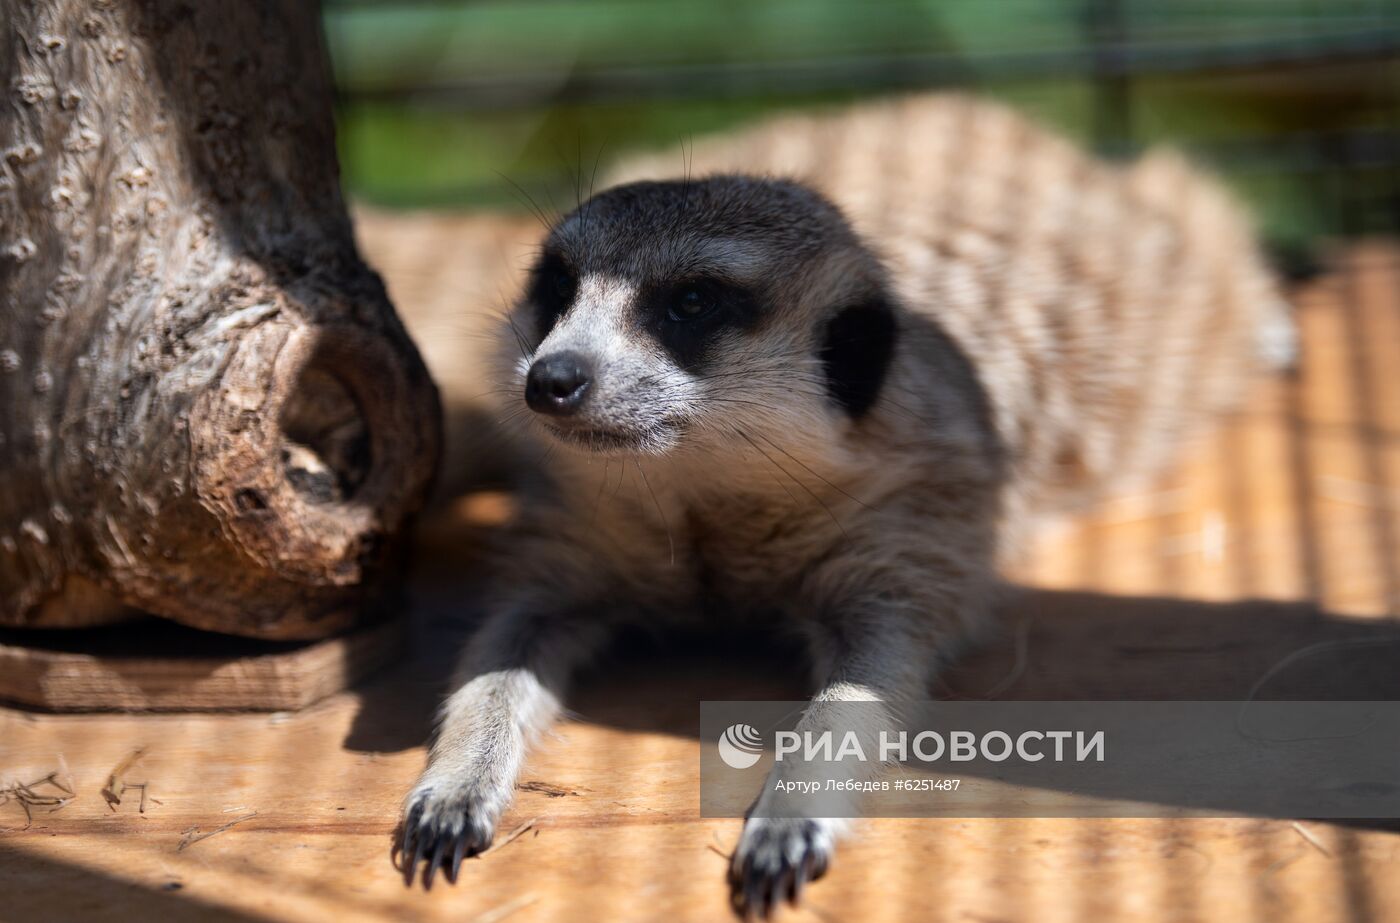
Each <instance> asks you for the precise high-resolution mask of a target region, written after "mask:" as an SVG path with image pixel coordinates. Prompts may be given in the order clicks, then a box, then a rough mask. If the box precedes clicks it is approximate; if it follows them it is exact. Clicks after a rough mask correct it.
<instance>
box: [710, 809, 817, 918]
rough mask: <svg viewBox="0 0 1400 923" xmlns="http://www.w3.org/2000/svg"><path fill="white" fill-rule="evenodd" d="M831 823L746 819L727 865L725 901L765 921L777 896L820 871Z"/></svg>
mask: <svg viewBox="0 0 1400 923" xmlns="http://www.w3.org/2000/svg"><path fill="white" fill-rule="evenodd" d="M836 834H837V822H835V821H830V820H826V819H824V818H805V817H793V818H774V817H750V818H749V819H748V820H746V821H745V822H744V832H743V835H742V836H740V837H739V845H738V847H737V848H736V849H735V850H734V858H733V859H732V860H731V861H730V863H729V889H730V902H731V903H732V904H733V906H734V910H735V912H737V913H738V914H740V915H741V916H743V917H744V918H745V919H750V918H752V917H759V918H760V919H767V918H768V916H769V915H770V914H771V913H772V912H773V911H774V910H775V909H776V908H777V906H778V904H779V903H780V902H781V901H783V900H785V899H786V900H788V901H790V902H791V903H792V904H794V905H796V904H797V902H798V901H799V900H801V898H802V888H803V886H804V885H806V884H807V882H809V881H816V880H817V879H818V878H820V877H822V875H824V874H826V870H827V867H828V866H829V865H830V864H831V857H832V854H833V852H834V851H835V848H836Z"/></svg>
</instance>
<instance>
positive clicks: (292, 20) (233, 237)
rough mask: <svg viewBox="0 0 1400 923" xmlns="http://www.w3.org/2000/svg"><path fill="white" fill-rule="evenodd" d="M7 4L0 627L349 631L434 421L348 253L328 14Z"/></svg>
mask: <svg viewBox="0 0 1400 923" xmlns="http://www.w3.org/2000/svg"><path fill="white" fill-rule="evenodd" d="M0 14H3V21H0V35H3V41H4V44H3V46H2V47H0V93H3V94H4V95H5V98H4V99H3V100H2V101H0V624H8V625H69V624H77V623H81V622H87V621H94V620H98V619H102V618H106V617H109V616H111V615H112V614H113V612H114V610H115V609H117V608H120V607H121V606H130V607H137V608H140V609H144V610H147V611H150V612H154V613H158V614H160V615H163V616H167V617H169V618H172V619H175V620H177V621H181V622H185V623H187V624H190V625H195V626H198V627H202V628H209V629H214V630H217V631H223V632H231V633H236V634H244V635H255V636H262V637H277V638H306V637H319V636H323V635H326V634H329V633H330V632H332V631H335V630H337V629H340V628H343V627H345V626H346V625H348V624H350V623H351V622H353V621H354V620H356V619H357V618H358V617H359V616H360V615H361V614H362V613H364V612H366V611H367V606H368V605H371V604H373V602H374V601H375V600H376V599H377V598H379V597H380V596H381V595H382V590H383V589H384V587H385V586H386V584H387V581H388V580H389V578H390V577H391V575H392V570H393V567H392V566H391V565H392V563H393V561H392V559H393V558H394V557H395V555H394V554H393V550H392V549H393V547H394V542H393V541H392V538H393V536H394V535H395V533H397V532H399V531H401V529H402V528H403V526H404V525H405V521H406V519H407V517H408V516H409V515H410V514H411V513H412V512H413V511H414V509H415V508H416V507H417V506H418V505H419V504H420V503H421V502H422V499H423V496H424V493H425V490H426V487H427V484H428V481H429V480H430V477H431V474H432V469H433V467H434V465H435V463H436V459H437V453H438V448H439V442H440V427H441V421H440V416H441V415H440V410H439V406H438V399H437V393H436V391H435V389H434V387H433V385H432V382H431V381H430V379H429V378H428V375H427V371H426V370H425V368H424V366H423V364H422V362H421V360H420V358H419V356H418V353H417V352H416V350H415V349H414V347H413V344H412V343H411V342H410V341H409V339H408V336H407V334H406V333H405V331H404V328H403V326H402V325H401V324H400V322H399V320H398V318H397V317H396V316H395V314H394V310H393V307H392V306H391V305H390V303H389V301H388V299H387V297H386V295H385V291H384V287H383V284H382V283H381V282H380V280H379V278H378V276H376V275H375V274H374V273H373V272H372V271H371V270H370V269H369V268H368V267H366V266H365V265H364V263H363V262H361V260H360V258H359V255H358V253H357V252H356V249H355V243H354V238H353V233H352V229H351V226H350V222H349V218H348V216H347V214H346V210H345V205H344V202H343V201H342V199H341V195H340V188H339V176H338V167H337V164H336V158H335V147H334V126H333V125H332V120H331V109H330V103H331V90H330V85H329V80H328V74H327V67H326V58H325V53H324V49H323V47H322V43H321V34H320V22H319V15H318V10H317V9H316V5H315V4H314V3H309V2H304V0H282V2H277V0H229V2H204V0H189V2H184V3H181V2H175V0H168V2H167V0H153V2H141V0H47V2H44V0H39V2H33V0H0Z"/></svg>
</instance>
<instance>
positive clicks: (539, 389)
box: [525, 352, 593, 417]
mask: <svg viewBox="0 0 1400 923" xmlns="http://www.w3.org/2000/svg"><path fill="white" fill-rule="evenodd" d="M592 384H593V369H592V366H591V365H590V364H589V362H588V360H587V359H585V358H584V357H583V356H581V355H579V354H578V353H574V352H564V353H555V354H554V355H552V356H545V357H544V358H543V359H540V360H538V361H536V362H535V364H534V365H532V366H530V373H529V374H528V375H527V376H526V377H525V403H526V404H528V405H530V409H531V410H533V411H535V412H536V413H547V414H549V415H550V416H554V417H567V416H569V415H570V414H572V413H574V412H576V411H577V410H578V409H579V407H581V406H583V400H584V398H585V397H586V396H587V395H588V389H589V387H590V386H591V385H592Z"/></svg>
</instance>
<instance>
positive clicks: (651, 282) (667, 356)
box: [510, 176, 896, 455]
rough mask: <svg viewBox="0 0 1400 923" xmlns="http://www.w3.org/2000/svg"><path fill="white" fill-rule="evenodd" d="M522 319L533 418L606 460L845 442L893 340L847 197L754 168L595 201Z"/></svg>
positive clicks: (556, 252) (541, 273) (531, 291)
mask: <svg viewBox="0 0 1400 923" xmlns="http://www.w3.org/2000/svg"><path fill="white" fill-rule="evenodd" d="M512 328H513V330H512V331H511V336H512V340H511V344H510V345H511V347H512V348H514V347H516V346H519V347H520V352H521V355H520V357H519V359H518V360H517V361H515V362H514V363H513V374H514V375H515V376H517V379H516V386H518V387H519V388H520V389H521V392H522V393H523V397H524V400H525V403H526V404H527V405H528V407H529V409H530V410H531V411H532V412H533V413H532V414H531V415H532V416H533V417H534V418H535V419H536V420H537V421H538V422H539V423H540V424H541V425H543V427H544V428H545V429H547V430H548V431H549V432H550V433H551V434H552V435H553V436H555V437H556V438H558V439H560V440H561V441H563V442H565V443H566V444H568V445H571V446H574V447H576V448H581V449H584V450H586V451H593V452H599V453H604V454H609V455H662V454H666V453H669V452H673V451H675V450H677V449H678V448H680V447H683V446H687V445H695V446H702V447H706V448H708V449H709V450H711V451H713V450H714V449H715V448H716V447H723V446H726V445H729V446H736V447H740V448H742V447H743V446H745V444H748V445H753V440H755V439H766V440H770V441H771V440H774V439H783V440H785V441H787V442H789V443H791V441H792V440H793V439H795V438H796V439H801V438H806V439H810V440H812V441H813V442H814V443H821V442H826V441H830V440H831V439H832V438H833V436H834V435H835V433H834V431H835V430H836V429H838V428H840V427H843V426H849V425H850V424H851V422H852V421H854V420H859V419H860V418H862V417H863V416H864V415H865V414H866V413H867V411H869V410H870V408H871V406H872V405H873V404H874V402H875V400H876V399H877V397H878V395H879V391H880V388H881V384H882V382H883V379H884V376H885V370H886V367H887V366H888V364H889V362H890V359H891V355H892V353H893V349H894V342H895V337H896V319H895V312H894V310H893V308H892V306H891V304H890V302H889V300H888V298H887V296H886V293H885V285H884V280H883V274H882V272H881V270H880V266H879V264H878V262H877V261H876V260H875V258H874V257H873V256H872V255H871V254H870V253H869V252H868V251H867V250H866V249H865V248H864V247H863V246H862V244H861V242H860V241H859V239H858V238H857V236H856V235H855V233H854V232H853V231H852V230H851V228H850V227H849V225H848V224H847V222H846V220H845V219H844V217H843V216H842V215H841V213H840V212H839V211H838V210H837V209H836V207H835V206H833V205H832V204H831V203H830V202H828V201H827V200H826V199H824V198H823V197H821V196H820V195H818V194H817V193H816V192H813V191H812V190H810V189H808V188H806V187H804V186H801V185H799V184H797V183H794V182H787V181H780V180H769V179H756V178H750V177H742V176H720V177H714V178H710V179H705V180H698V181H684V182H682V181H676V182H661V183H635V184H631V185H625V186H619V187H616V188H614V189H610V190H608V191H605V192H603V193H600V194H599V195H597V196H596V197H594V198H593V199H591V200H590V201H588V202H586V203H585V204H583V205H582V206H580V207H579V208H578V209H577V210H575V211H574V212H573V213H571V214H569V215H567V216H565V217H564V218H563V219H562V220H561V221H560V222H559V223H558V224H557V225H556V226H555V227H554V228H553V229H552V230H551V232H550V234H549V236H548V238H547V239H546V241H545V243H544V246H543V248H542V250H541V252H540V255H539V258H538V260H537V261H536V263H535V265H534V267H533V269H532V271H531V274H530V281H529V284H528V288H527V291H526V294H525V296H524V298H523V299H522V301H521V303H520V304H519V305H518V307H517V309H516V311H515V313H514V316H513V318H512Z"/></svg>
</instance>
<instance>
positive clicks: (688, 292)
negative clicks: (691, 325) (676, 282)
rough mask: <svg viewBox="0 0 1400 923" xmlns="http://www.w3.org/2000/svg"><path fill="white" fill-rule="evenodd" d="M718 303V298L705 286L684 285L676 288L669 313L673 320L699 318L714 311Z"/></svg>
mask: <svg viewBox="0 0 1400 923" xmlns="http://www.w3.org/2000/svg"><path fill="white" fill-rule="evenodd" d="M718 304H719V302H718V300H717V299H716V298H715V297H714V296H713V294H712V293H710V292H709V291H707V290H706V289H705V288H704V287H702V286H699V285H683V286H681V287H680V288H679V289H677V290H676V293H675V295H674V296H673V297H672V299H671V306H670V310H669V311H668V312H667V313H668V314H669V315H670V317H671V320H676V321H687V320H697V319H699V318H701V317H704V316H706V315H707V314H709V313H710V312H711V311H713V310H714V309H715V308H716V307H717V306H718Z"/></svg>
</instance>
